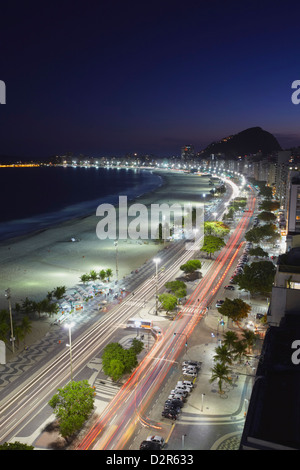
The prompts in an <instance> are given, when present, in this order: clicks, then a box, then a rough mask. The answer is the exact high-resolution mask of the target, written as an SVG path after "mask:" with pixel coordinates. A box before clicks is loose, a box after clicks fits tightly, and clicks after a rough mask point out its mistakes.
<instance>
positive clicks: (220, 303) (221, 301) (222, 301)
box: [216, 300, 225, 308]
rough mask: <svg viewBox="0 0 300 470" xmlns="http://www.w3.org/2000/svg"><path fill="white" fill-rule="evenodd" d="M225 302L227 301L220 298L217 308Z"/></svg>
mask: <svg viewBox="0 0 300 470" xmlns="http://www.w3.org/2000/svg"><path fill="white" fill-rule="evenodd" d="M224 302H225V300H218V301H217V303H216V307H217V308H219V307H221V305H223V303H224Z"/></svg>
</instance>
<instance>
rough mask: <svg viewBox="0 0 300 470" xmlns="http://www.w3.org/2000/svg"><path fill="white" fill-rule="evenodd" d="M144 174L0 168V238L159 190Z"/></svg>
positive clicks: (151, 176) (155, 180)
mask: <svg viewBox="0 0 300 470" xmlns="http://www.w3.org/2000/svg"><path fill="white" fill-rule="evenodd" d="M162 183H163V180H162V178H161V177H160V176H159V175H156V174H154V173H152V172H151V171H146V170H134V169H132V170H131V169H128V170H127V169H106V168H72V167H67V168H64V167H36V168H35V167H32V168H0V196H1V212H0V240H5V239H8V238H12V237H16V236H19V235H25V234H27V233H30V232H33V231H36V230H41V229H45V228H47V227H50V226H52V225H55V224H58V223H60V222H64V221H67V220H70V219H73V218H77V217H84V216H87V215H90V214H95V213H96V209H97V207H98V205H99V204H101V203H103V202H107V203H110V204H117V203H118V197H119V195H122V196H127V197H128V200H132V199H134V198H135V197H137V196H140V195H142V194H145V193H147V192H149V191H152V190H153V189H155V188H157V187H159V186H161V184H162Z"/></svg>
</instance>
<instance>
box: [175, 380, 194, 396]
mask: <svg viewBox="0 0 300 470" xmlns="http://www.w3.org/2000/svg"><path fill="white" fill-rule="evenodd" d="M175 389H176V390H186V391H187V392H188V393H191V391H192V390H193V387H190V386H189V385H184V384H183V383H182V381H181V382H177V384H176V386H175Z"/></svg>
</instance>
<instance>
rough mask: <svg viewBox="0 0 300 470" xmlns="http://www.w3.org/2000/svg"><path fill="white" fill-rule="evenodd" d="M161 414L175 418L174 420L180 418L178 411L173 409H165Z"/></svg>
mask: <svg viewBox="0 0 300 470" xmlns="http://www.w3.org/2000/svg"><path fill="white" fill-rule="evenodd" d="M161 415H162V416H163V417H164V418H168V419H173V420H175V419H177V418H178V413H176V412H174V411H171V410H164V411H163V412H162V414H161Z"/></svg>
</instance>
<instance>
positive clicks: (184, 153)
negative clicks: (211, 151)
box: [181, 145, 195, 160]
mask: <svg viewBox="0 0 300 470" xmlns="http://www.w3.org/2000/svg"><path fill="white" fill-rule="evenodd" d="M194 157H195V149H194V146H193V145H185V146H184V147H181V159H182V160H190V159H192V158H194Z"/></svg>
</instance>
